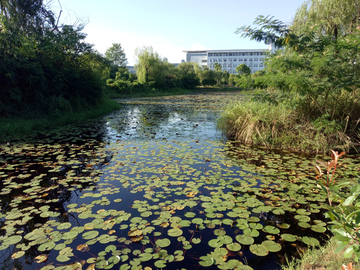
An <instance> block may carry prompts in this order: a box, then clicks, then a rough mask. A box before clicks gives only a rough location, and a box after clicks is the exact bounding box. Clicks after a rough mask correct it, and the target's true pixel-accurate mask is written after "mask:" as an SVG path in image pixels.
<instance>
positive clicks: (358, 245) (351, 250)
mask: <svg viewBox="0 0 360 270" xmlns="http://www.w3.org/2000/svg"><path fill="white" fill-rule="evenodd" d="M344 154H345V152H342V153H340V154H339V153H338V152H336V151H333V150H331V161H328V162H327V163H325V162H322V161H318V163H319V164H320V165H322V166H323V167H324V168H325V169H326V173H323V172H322V170H321V167H320V166H318V165H316V166H315V168H316V170H317V173H318V176H317V177H316V179H319V178H323V176H324V175H325V180H323V183H322V184H321V187H322V188H323V190H325V192H326V194H327V198H328V202H329V205H330V207H329V212H328V213H327V215H328V217H330V218H331V220H332V225H331V226H330V228H331V231H332V232H333V233H334V237H333V238H334V239H335V240H336V241H338V243H339V247H338V248H337V250H336V252H340V251H342V250H344V249H345V251H344V258H350V257H352V256H354V255H355V261H356V262H358V261H359V259H360V232H359V225H360V202H359V201H358V198H359V197H360V181H359V184H358V185H353V184H352V183H349V182H340V183H338V184H335V183H334V179H335V176H336V169H337V166H338V160H339V158H340V157H341V156H342V155H344ZM349 186H350V188H349ZM344 189H345V190H346V189H349V191H350V193H349V194H346V193H345V194H344V192H343V191H344ZM334 200H336V201H337V202H338V203H339V204H338V205H337V206H333V204H332V202H333V201H334Z"/></svg>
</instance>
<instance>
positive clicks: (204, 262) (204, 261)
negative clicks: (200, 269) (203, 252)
mask: <svg viewBox="0 0 360 270" xmlns="http://www.w3.org/2000/svg"><path fill="white" fill-rule="evenodd" d="M200 260H201V261H199V264H200V265H201V266H204V267H209V266H211V265H213V264H214V262H215V260H214V259H213V258H212V257H210V256H201V257H200Z"/></svg>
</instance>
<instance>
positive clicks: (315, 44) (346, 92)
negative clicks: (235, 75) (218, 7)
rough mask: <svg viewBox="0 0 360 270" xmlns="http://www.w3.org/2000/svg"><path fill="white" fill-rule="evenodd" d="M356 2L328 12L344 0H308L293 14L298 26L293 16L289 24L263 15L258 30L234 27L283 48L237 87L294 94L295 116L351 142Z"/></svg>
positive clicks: (358, 110)
mask: <svg viewBox="0 0 360 270" xmlns="http://www.w3.org/2000/svg"><path fill="white" fill-rule="evenodd" d="M335 2H336V3H335ZM355 2H356V1H355ZM355 2H354V3H349V6H346V8H345V7H344V10H341V9H340V8H339V9H336V10H334V11H331V9H330V7H333V6H334V5H343V3H342V2H338V1H332V0H322V1H308V2H307V3H306V4H304V6H303V8H302V11H301V10H300V11H299V12H300V13H301V12H303V13H304V14H305V15H304V14H303V15H301V16H303V17H301V16H300V13H298V15H297V18H300V17H301V18H302V19H301V20H302V22H301V23H299V24H297V23H298V22H299V20H297V19H296V20H297V21H296V20H295V22H294V26H293V27H291V28H289V27H288V26H287V25H285V24H284V23H282V22H280V21H278V20H274V19H273V18H272V17H271V18H269V17H263V16H259V17H258V18H257V19H256V20H255V24H257V25H259V26H260V27H259V28H254V29H253V28H251V27H250V26H248V27H245V26H244V27H242V28H239V29H238V30H237V33H240V34H242V36H243V37H250V38H251V39H254V40H256V41H264V42H266V43H274V44H275V45H276V47H279V48H280V47H283V49H282V50H278V51H276V52H274V53H271V54H269V55H268V56H267V58H266V60H265V64H266V68H265V70H264V72H263V74H261V75H259V76H258V75H252V76H251V77H252V79H251V80H250V79H248V78H244V77H243V76H241V77H240V79H239V80H238V82H237V85H239V86H241V87H246V88H250V87H256V88H262V89H264V88H268V89H280V90H281V91H283V92H284V93H285V92H287V93H289V95H290V96H293V97H296V99H292V101H291V102H292V104H291V106H292V107H293V108H294V109H295V111H296V113H297V119H301V118H302V119H303V121H304V122H306V121H309V122H312V124H311V125H312V128H315V129H317V130H318V131H319V132H320V131H321V130H322V131H324V132H325V133H327V134H330V130H331V131H332V132H333V134H334V135H333V136H334V137H336V138H334V139H335V140H340V141H348V142H349V138H351V140H352V141H353V142H352V145H355V141H356V140H358V138H359V133H358V131H357V130H358V125H359V121H358V120H359V119H360V104H359V102H358V100H359V94H360V90H359V86H360V80H359V78H360V76H359V71H360V69H359V68H360V66H359V63H360V61H359V60H360V59H359V54H358V51H359V46H360V41H359V40H360V30H359V29H357V20H358V14H359V12H358V11H359V10H358V8H356V3H355ZM322 9H323V10H322ZM316 10H317V11H316ZM315 13H316V14H315ZM311 14H312V15H311ZM310 15H311V16H310ZM330 15H331V16H330ZM328 17H329V21H327V22H325V21H324V20H325V19H324V18H328ZM350 18H351V20H350ZM300 24H301V25H302V26H301V25H300ZM314 24H319V25H314ZM300 26H301V27H300ZM308 26H309V27H308ZM310 26H311V27H310ZM292 29H296V31H295V30H294V31H292ZM301 29H302V30H301ZM319 29H320V30H319ZM336 31H337V32H336ZM320 33H321V35H320ZM273 101H274V102H275V103H280V102H289V101H288V100H282V101H280V100H273ZM346 136H348V139H346V138H345V137H346ZM346 147H349V145H347V146H346Z"/></svg>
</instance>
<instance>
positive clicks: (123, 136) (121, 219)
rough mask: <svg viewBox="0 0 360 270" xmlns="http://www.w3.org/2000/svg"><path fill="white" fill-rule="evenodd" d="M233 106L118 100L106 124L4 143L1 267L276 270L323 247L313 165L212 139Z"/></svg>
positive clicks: (215, 100) (352, 163) (204, 99)
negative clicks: (222, 116)
mask: <svg viewBox="0 0 360 270" xmlns="http://www.w3.org/2000/svg"><path fill="white" fill-rule="evenodd" d="M240 98H244V96H241V95H239V93H234V92H233V93H226V92H221V93H219V92H217V93H211V92H208V93H205V94H196V95H195V94H194V95H185V96H172V97H161V98H142V99H123V100H119V102H121V104H122V109H121V110H119V111H116V112H114V113H112V114H110V115H107V116H105V117H102V118H99V119H95V120H92V121H88V122H86V123H83V124H82V125H77V126H70V127H67V128H62V129H61V130H59V131H57V132H55V131H53V132H50V133H39V134H37V135H36V136H32V137H28V138H26V140H25V139H22V140H14V141H9V142H5V143H3V144H1V145H0V151H1V155H0V179H1V183H0V200H1V205H0V206H1V209H0V210H1V212H0V217H1V219H0V225H1V226H0V227H1V230H0V258H1V259H0V263H1V264H0V267H1V269H42V270H49V269H89V270H90V269H161V268H163V269H202V268H205V267H206V268H207V269H281V267H280V264H284V263H285V256H288V257H291V256H294V255H297V254H299V253H300V254H301V253H302V252H303V251H304V250H305V249H306V248H307V247H309V246H317V245H319V244H322V243H324V242H325V241H326V240H327V239H328V237H329V231H328V230H327V220H325V219H324V215H323V213H324V211H325V209H326V200H325V199H326V196H325V194H324V193H323V192H322V191H321V188H320V187H319V186H318V185H317V184H318V182H317V181H315V180H314V179H315V172H314V170H313V166H314V160H315V157H312V158H309V157H304V156H298V155H296V154H291V153H288V154H285V153H282V154H281V155H280V154H279V153H275V152H269V151H265V150H262V149H251V148H248V147H245V146H241V145H239V144H236V143H234V142H231V141H228V140H227V138H225V137H224V136H223V134H222V133H221V132H220V131H219V130H217V129H216V119H217V118H218V117H219V115H220V112H221V110H222V109H223V108H224V107H225V106H226V105H227V104H228V103H229V102H231V101H232V100H234V99H240ZM316 158H317V159H325V160H326V159H327V157H321V156H318V157H316ZM341 162H342V164H341V165H340V168H339V177H340V178H339V179H341V177H343V178H344V177H346V178H347V179H352V178H353V179H354V180H356V178H357V176H358V172H359V158H358V157H355V158H354V157H347V158H344V159H342V160H341Z"/></svg>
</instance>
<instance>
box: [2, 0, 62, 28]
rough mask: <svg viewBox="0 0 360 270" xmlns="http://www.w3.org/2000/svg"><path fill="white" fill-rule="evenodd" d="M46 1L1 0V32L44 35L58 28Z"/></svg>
mask: <svg viewBox="0 0 360 270" xmlns="http://www.w3.org/2000/svg"><path fill="white" fill-rule="evenodd" d="M50 3H51V1H49V2H48V3H47V4H45V3H44V0H31V1H29V0H0V8H1V14H0V30H1V31H3V30H5V29H6V30H7V31H8V32H11V33H12V34H14V33H17V32H26V33H28V34H29V33H37V34H40V35H43V34H44V33H45V30H47V29H52V30H54V29H55V28H56V26H57V25H56V18H55V15H54V13H53V12H52V11H51V10H50V9H48V7H47V5H48V4H50Z"/></svg>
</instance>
